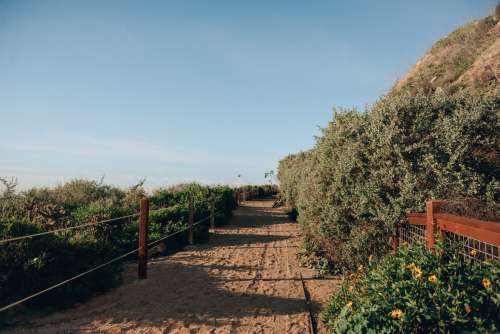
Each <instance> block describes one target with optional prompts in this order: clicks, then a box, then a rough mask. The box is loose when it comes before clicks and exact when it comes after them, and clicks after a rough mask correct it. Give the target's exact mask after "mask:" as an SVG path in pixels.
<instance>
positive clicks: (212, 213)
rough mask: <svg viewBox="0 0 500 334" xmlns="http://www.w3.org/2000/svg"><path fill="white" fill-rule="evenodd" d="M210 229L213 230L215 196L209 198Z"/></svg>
mask: <svg viewBox="0 0 500 334" xmlns="http://www.w3.org/2000/svg"><path fill="white" fill-rule="evenodd" d="M210 228H211V229H212V230H215V196H214V195H212V196H211V197H210Z"/></svg>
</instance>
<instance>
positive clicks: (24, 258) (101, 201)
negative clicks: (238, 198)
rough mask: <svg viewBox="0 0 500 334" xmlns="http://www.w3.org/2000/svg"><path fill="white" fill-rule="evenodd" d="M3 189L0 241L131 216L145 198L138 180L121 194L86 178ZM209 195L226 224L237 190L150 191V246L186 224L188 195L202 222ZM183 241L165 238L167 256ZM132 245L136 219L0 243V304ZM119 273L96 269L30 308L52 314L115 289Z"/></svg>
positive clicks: (203, 237) (203, 235) (116, 268)
mask: <svg viewBox="0 0 500 334" xmlns="http://www.w3.org/2000/svg"><path fill="white" fill-rule="evenodd" d="M1 180H2V179H0V181H1ZM4 184H5V183H4ZM8 189H9V191H6V192H4V193H3V195H1V196H0V203H1V206H0V238H2V239H7V238H11V237H16V236H23V235H28V234H33V233H37V232H43V231H50V230H53V229H56V228H62V227H69V226H78V225H81V224H85V223H89V222H97V221H101V220H108V219H112V218H117V217H122V216H126V215H130V214H133V213H136V212H137V211H138V201H139V199H140V198H142V197H143V196H145V192H144V190H143V189H142V182H141V183H139V184H138V185H135V186H133V187H131V188H129V189H126V190H122V189H119V188H116V187H113V186H109V185H104V184H102V182H95V181H86V180H75V181H71V182H69V183H66V184H64V185H61V186H58V187H55V188H34V189H29V190H27V191H24V192H21V193H16V192H15V191H11V190H10V188H8ZM209 195H214V197H215V205H216V210H218V211H219V210H220V211H222V214H220V215H219V216H218V217H217V220H216V221H217V223H218V224H225V223H227V220H228V219H229V218H230V216H231V212H232V210H233V209H234V208H235V207H236V202H235V199H234V192H233V190H232V189H231V188H229V187H226V186H215V187H209V186H202V185H199V184H183V185H178V186H175V187H170V188H168V189H163V190H159V191H157V192H155V193H154V194H153V196H151V197H150V202H151V209H150V217H149V218H150V224H149V241H151V242H152V241H156V240H159V239H161V238H163V237H165V236H166V235H168V234H172V233H174V232H178V231H181V230H183V229H184V228H185V227H186V226H187V216H188V198H190V197H192V198H193V199H194V207H195V213H194V219H195V221H198V220H200V219H202V218H205V217H207V216H208V215H209V214H210V211H209V202H208V201H207V199H208V198H209ZM208 223H209V222H208V220H207V221H205V222H204V223H203V224H199V225H197V226H196V227H195V228H194V241H195V242H196V243H199V242H205V241H207V240H208V238H209V233H208ZM186 239H187V238H186V233H179V234H177V235H176V236H174V237H173V238H172V239H169V240H168V242H167V243H166V245H167V247H166V249H165V250H166V252H167V253H168V252H173V251H176V250H178V249H179V248H182V247H183V246H184V245H186V244H187V240H186ZM137 240H138V219H133V220H132V219H130V220H129V219H126V220H117V221H113V222H109V223H104V224H99V225H95V226H91V227H85V228H82V229H74V230H71V231H66V232H58V233H56V234H49V235H44V236H40V237H36V238H33V239H23V240H20V241H13V242H10V243H6V244H5V245H1V248H0V299H2V305H1V306H3V305H4V303H5V304H7V303H8V302H11V301H14V300H17V299H20V298H22V297H25V296H27V295H29V294H31V293H33V292H37V291H39V290H42V289H44V288H47V287H49V286H51V285H54V284H56V283H59V282H61V281H63V280H65V279H68V278H70V277H72V276H75V275H77V274H79V273H81V272H84V271H86V270H88V269H91V268H93V267H95V266H97V265H100V264H102V263H104V262H106V261H108V260H111V259H113V258H114V257H116V256H118V255H121V254H123V253H126V252H128V251H130V250H132V249H134V248H136V247H137ZM163 253H164V252H163ZM130 258H133V256H130ZM120 268H121V265H120V263H119V262H117V263H114V264H112V265H109V266H106V267H104V268H101V269H99V270H98V271H97V272H94V273H91V274H89V275H86V276H84V277H81V278H80V279H78V280H75V281H74V282H72V283H71V284H68V285H64V286H61V287H59V288H57V289H55V290H53V291H52V292H50V293H48V294H44V295H42V296H40V297H37V298H36V299H34V300H33V301H32V302H30V303H29V304H28V305H36V306H37V308H42V309H43V308H44V307H46V306H47V305H51V307H52V308H57V307H60V306H66V305H69V304H71V303H73V302H75V301H78V300H82V299H84V298H86V297H88V296H90V295H92V294H93V293H95V292H98V291H103V290H105V289H108V288H110V287H112V286H115V285H116V284H117V283H118V282H119V273H120ZM0 320H1V319H0Z"/></svg>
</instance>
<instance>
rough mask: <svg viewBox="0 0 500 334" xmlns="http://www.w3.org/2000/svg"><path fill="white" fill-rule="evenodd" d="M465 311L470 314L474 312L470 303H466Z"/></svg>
mask: <svg viewBox="0 0 500 334" xmlns="http://www.w3.org/2000/svg"><path fill="white" fill-rule="evenodd" d="M464 309H465V313H467V314H469V313H471V312H472V307H470V305H469V304H465V305H464Z"/></svg>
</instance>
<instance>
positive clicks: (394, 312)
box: [391, 308, 403, 319]
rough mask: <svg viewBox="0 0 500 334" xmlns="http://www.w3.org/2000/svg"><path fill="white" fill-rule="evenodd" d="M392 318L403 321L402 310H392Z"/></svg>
mask: <svg viewBox="0 0 500 334" xmlns="http://www.w3.org/2000/svg"><path fill="white" fill-rule="evenodd" d="M391 317H392V318H393V319H401V318H402V317H403V311H401V310H400V309H398V308H397V309H394V310H392V312H391Z"/></svg>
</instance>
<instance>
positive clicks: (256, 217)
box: [8, 201, 338, 333]
mask: <svg viewBox="0 0 500 334" xmlns="http://www.w3.org/2000/svg"><path fill="white" fill-rule="evenodd" d="M271 205H272V202H270V201H252V202H245V203H244V204H243V205H242V206H241V207H240V208H239V209H238V210H236V211H235V213H234V218H233V219H232V222H231V224H230V225H228V226H226V227H223V228H217V231H216V233H215V234H213V235H211V240H210V242H209V243H208V244H205V245H200V246H193V247H190V248H189V249H187V250H184V251H182V252H179V253H176V254H175V255H172V256H168V257H162V258H156V259H152V260H151V261H150V262H149V271H148V279H146V280H142V281H137V280H136V277H135V275H136V267H135V266H134V265H132V264H131V265H127V266H126V269H125V272H124V284H123V285H121V286H120V287H118V288H116V289H114V290H112V291H110V292H108V293H106V294H104V295H101V296H97V297H94V298H93V299H91V300H90V301H88V302H86V303H84V304H81V305H77V306H75V307H73V308H72V309H68V310H66V311H63V312H60V313H57V314H54V315H51V316H49V317H44V318H40V319H33V320H32V321H30V323H29V324H24V325H23V326H18V327H15V328H11V329H8V332H16V333H75V332H81V333H96V332H98V333H125V332H126V333H310V332H311V325H310V323H311V322H310V317H309V312H308V307H307V305H306V301H305V298H304V289H303V286H302V281H301V279H300V277H301V276H302V277H303V279H304V282H305V286H306V293H307V294H308V295H310V296H311V299H312V300H311V306H312V308H313V310H314V312H316V315H317V312H318V310H319V309H320V308H321V306H322V305H324V303H325V302H327V300H328V297H329V296H330V295H331V293H332V292H333V291H334V290H335V289H336V286H337V285H338V281H337V280H336V279H333V278H330V279H317V278H315V277H314V272H313V271H311V270H308V269H304V268H300V267H299V263H298V259H297V251H298V245H299V243H300V230H299V227H298V226H297V224H296V223H292V222H290V221H288V220H287V218H286V216H285V215H284V214H283V213H282V210H280V209H273V208H271ZM315 320H316V322H317V323H318V327H319V328H318V332H319V333H323V332H326V330H325V328H324V327H323V326H322V324H321V321H317V319H315Z"/></svg>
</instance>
